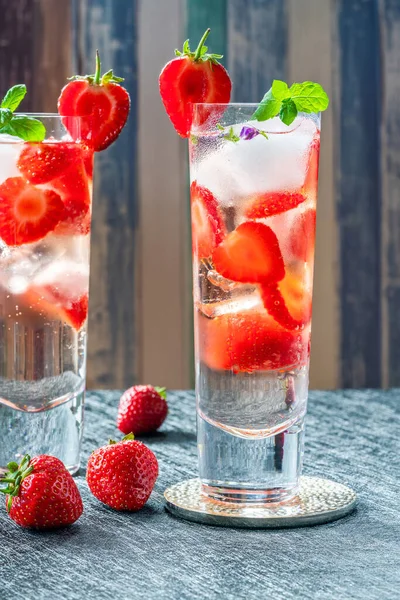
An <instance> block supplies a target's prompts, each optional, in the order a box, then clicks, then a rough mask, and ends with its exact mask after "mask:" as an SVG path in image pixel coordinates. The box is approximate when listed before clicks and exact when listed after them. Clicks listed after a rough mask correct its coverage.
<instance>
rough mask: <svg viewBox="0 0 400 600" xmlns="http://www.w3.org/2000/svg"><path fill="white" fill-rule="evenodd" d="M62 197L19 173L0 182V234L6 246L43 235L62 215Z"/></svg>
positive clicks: (29, 241) (33, 240) (39, 237)
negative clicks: (35, 185)
mask: <svg viewBox="0 0 400 600" xmlns="http://www.w3.org/2000/svg"><path fill="white" fill-rule="evenodd" d="M64 216H65V212H64V205H63V203H62V201H61V198H60V196H59V195H58V194H56V193H55V192H54V191H52V190H43V189H39V188H37V187H34V186H33V185H30V184H29V183H27V182H26V181H25V180H24V179H23V178H22V177H10V178H9V179H6V180H5V182H4V183H2V185H0V237H1V238H2V239H3V241H4V242H5V243H6V244H8V245H9V246H20V245H21V244H29V243H31V242H36V241H37V240H41V239H42V238H44V237H45V236H46V235H47V234H48V233H50V231H53V230H54V229H55V227H56V226H57V225H58V223H59V222H60V221H61V220H62V219H63V218H64Z"/></svg>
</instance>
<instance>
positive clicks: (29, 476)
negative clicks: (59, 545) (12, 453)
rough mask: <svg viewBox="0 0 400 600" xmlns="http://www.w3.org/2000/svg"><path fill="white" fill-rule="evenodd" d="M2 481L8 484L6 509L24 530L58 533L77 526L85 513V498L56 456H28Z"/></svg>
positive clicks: (11, 468) (10, 470)
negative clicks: (44, 530)
mask: <svg viewBox="0 0 400 600" xmlns="http://www.w3.org/2000/svg"><path fill="white" fill-rule="evenodd" d="M7 467H8V473H6V475H5V477H4V478H3V479H2V480H1V482H2V483H7V487H6V488H5V489H2V490H0V491H1V492H2V493H3V494H7V497H6V506H7V510H8V513H9V515H10V517H11V519H12V520H13V521H15V522H16V523H17V524H18V525H20V526H21V527H28V528H33V529H54V528H56V527H65V526H66V525H71V524H72V523H75V521H77V520H78V519H79V517H80V516H81V514H82V512H83V504H82V498H81V495H80V493H79V490H78V488H77V487H76V484H75V481H74V480H73V478H72V476H71V475H70V473H69V472H68V471H67V469H66V468H65V466H64V464H63V463H62V462H61V460H59V459H58V458H55V457H54V456H47V455H45V454H41V455H40V456H36V457H35V458H33V459H32V460H31V459H30V457H29V456H28V455H26V456H25V457H24V458H23V460H22V461H21V463H20V465H17V463H14V462H11V463H9V464H8V465H7Z"/></svg>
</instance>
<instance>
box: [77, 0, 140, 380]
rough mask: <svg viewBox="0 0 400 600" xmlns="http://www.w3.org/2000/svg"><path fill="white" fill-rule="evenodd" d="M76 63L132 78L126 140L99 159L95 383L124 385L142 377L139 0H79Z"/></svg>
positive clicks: (92, 326)
mask: <svg viewBox="0 0 400 600" xmlns="http://www.w3.org/2000/svg"><path fill="white" fill-rule="evenodd" d="M72 4H73V11H74V12H73V16H74V28H75V33H74V36H75V38H74V39H75V45H74V54H75V64H76V65H77V66H78V67H79V70H80V71H81V72H82V73H91V72H93V68H94V57H95V51H96V48H98V49H99V51H100V56H101V58H102V66H103V71H106V70H108V69H110V68H113V69H114V72H115V73H116V74H117V75H119V76H121V77H124V78H125V82H124V85H125V87H126V88H127V89H128V91H129V93H130V96H131V100H132V108H131V114H130V117H129V119H128V123H127V125H126V126H125V129H124V131H123V132H122V134H121V136H120V138H119V139H118V141H117V142H115V143H114V144H113V145H112V146H111V147H110V148H109V149H107V150H106V151H104V152H101V153H99V154H98V155H97V156H96V164H95V175H94V182H95V188H94V210H93V229H92V262H91V269H92V272H91V289H90V311H89V317H90V319H89V340H91V341H92V345H91V346H90V348H91V351H90V352H89V374H88V381H89V384H91V385H96V386H100V387H125V386H128V385H131V384H132V383H133V381H134V380H135V375H136V372H137V362H138V355H137V352H136V342H137V331H136V327H135V308H137V306H136V307H135V303H136V297H135V294H136V288H135V280H134V276H135V273H134V271H135V269H134V264H135V262H136V254H135V242H136V239H137V236H136V230H137V207H138V199H137V189H136V181H137V114H136V110H137V30H136V25H137V9H138V2H137V0H118V2H115V1H113V0H72Z"/></svg>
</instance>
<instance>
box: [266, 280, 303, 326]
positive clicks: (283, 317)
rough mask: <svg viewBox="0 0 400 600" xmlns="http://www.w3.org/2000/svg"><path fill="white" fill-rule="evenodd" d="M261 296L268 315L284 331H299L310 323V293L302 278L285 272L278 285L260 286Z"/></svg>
mask: <svg viewBox="0 0 400 600" xmlns="http://www.w3.org/2000/svg"><path fill="white" fill-rule="evenodd" d="M261 296H262V299H263V303H264V306H265V308H266V309H267V311H268V312H269V314H270V315H271V316H272V317H273V318H274V319H275V321H276V322H277V323H279V325H282V327H284V328H285V329H289V330H291V331H292V330H296V329H297V330H301V329H304V327H305V326H306V325H307V324H308V323H309V322H310V320H311V311H312V292H311V286H310V285H307V282H306V281H305V278H304V277H301V276H299V275H297V276H296V274H294V273H293V272H288V271H287V272H286V276H285V278H284V279H283V280H282V281H280V282H279V284H267V285H262V286H261Z"/></svg>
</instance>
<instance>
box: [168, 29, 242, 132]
mask: <svg viewBox="0 0 400 600" xmlns="http://www.w3.org/2000/svg"><path fill="white" fill-rule="evenodd" d="M209 33H210V29H207V31H206V32H205V33H204V35H203V37H202V38H201V40H200V43H199V45H198V46H197V49H196V51H195V52H191V50H190V47H189V40H186V42H185V43H184V45H183V51H182V52H178V50H176V51H175V54H176V55H177V57H176V58H174V59H173V60H171V61H170V62H169V63H167V64H166V65H165V67H164V68H163V70H162V71H161V74H160V78H159V85H160V94H161V99H162V101H163V104H164V107H165V110H166V111H167V114H168V116H169V118H170V119H171V121H172V124H173V126H174V127H175V129H176V131H177V132H178V133H179V135H181V136H182V137H189V135H190V129H191V125H192V118H193V112H192V104H195V103H198V102H208V103H222V104H226V103H228V102H229V99H230V95H231V87H232V83H231V80H230V78H229V75H228V73H227V71H226V70H225V68H224V67H223V66H222V65H221V64H220V63H219V62H218V59H219V58H222V56H221V55H219V54H207V47H206V46H204V42H205V41H206V39H207V37H208V35H209ZM207 117H208V113H207V111H204V114H203V116H202V122H204V121H206V120H207Z"/></svg>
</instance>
